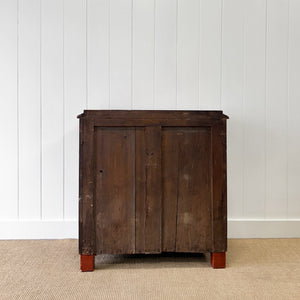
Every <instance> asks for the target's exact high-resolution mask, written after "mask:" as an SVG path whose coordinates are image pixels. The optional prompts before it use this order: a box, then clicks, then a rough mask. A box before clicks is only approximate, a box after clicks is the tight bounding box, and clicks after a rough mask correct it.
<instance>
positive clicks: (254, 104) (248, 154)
mask: <svg viewBox="0 0 300 300" xmlns="http://www.w3.org/2000/svg"><path fill="white" fill-rule="evenodd" d="M244 26H245V29H244V31H245V33H244V34H245V38H244V39H245V51H244V67H245V70H244V78H245V82H244V107H243V111H244V114H243V124H244V171H243V172H244V175H243V176H244V190H243V197H244V209H243V216H244V217H245V218H249V219H252V218H264V213H265V212H264V208H265V196H266V178H265V176H266V168H265V166H266V157H265V155H266V148H265V137H266V136H265V135H266V132H265V130H266V124H265V122H266V109H265V105H264V103H265V92H266V90H265V89H266V86H265V84H266V70H265V64H266V57H265V50H266V30H265V26H266V2H265V1H261V0H254V1H246V3H245V24H244Z"/></svg>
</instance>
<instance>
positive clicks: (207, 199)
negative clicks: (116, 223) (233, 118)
mask: <svg viewBox="0 0 300 300" xmlns="http://www.w3.org/2000/svg"><path fill="white" fill-rule="evenodd" d="M163 136H164V139H165V142H163V145H166V144H169V146H165V149H166V150H168V154H167V155H165V154H164V156H163V158H164V159H166V160H167V161H168V162H167V163H166V162H164V161H163V162H162V164H163V170H165V171H164V173H165V172H167V174H165V175H164V178H165V179H166V181H164V182H163V184H164V201H163V203H164V218H163V219H164V222H167V226H165V228H164V231H163V236H167V237H168V240H170V239H171V236H172V237H173V239H174V240H173V241H172V242H171V243H170V241H169V243H170V244H175V251H178V252H201V251H204V250H207V249H211V246H212V245H211V182H210V179H211V177H210V173H211V171H210V160H211V159H210V156H211V149H210V146H211V145H210V129H209V128H205V127H204V128H203V127H198V128H190V127H181V128H179V127H176V128H168V127H167V128H165V129H164V135H163ZM164 139H163V140H164ZM176 143H177V146H176ZM168 147H169V149H167V148H168ZM171 147H172V148H173V147H176V154H175V155H174V154H173V155H172V153H171V155H170V152H171V151H172V150H171V149H170V148H171ZM165 149H164V150H165ZM173 151H174V150H173ZM174 152H175V151H174ZM169 155H170V156H171V158H170V157H168V156H169ZM176 155H177V157H175V156H176ZM176 164H177V166H176ZM169 170H171V171H172V172H174V173H175V174H173V175H172V174H170V173H168V172H170V171H169ZM176 171H177V174H176ZM170 177H171V179H170ZM168 178H169V179H168ZM168 181H169V182H168ZM170 181H172V182H171V183H170ZM166 183H167V185H165V184H166ZM170 185H173V187H172V188H170ZM165 186H166V191H165ZM171 198H172V200H171ZM170 208H171V211H169V209H170ZM174 212H175V214H174ZM169 213H171V214H169ZM174 218H175V219H176V226H175V234H174V232H173V231H171V235H170V234H169V229H168V228H169V226H172V228H174V224H172V223H173V222H174ZM168 219H171V220H168ZM173 230H174V229H173ZM167 249H168V248H167Z"/></svg>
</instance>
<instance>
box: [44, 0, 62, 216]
mask: <svg viewBox="0 0 300 300" xmlns="http://www.w3.org/2000/svg"><path fill="white" fill-rule="evenodd" d="M41 9H42V11H41V21H42V23H41V31H42V39H41V118H42V124H41V125H42V128H41V130H42V140H41V143H42V174H41V179H42V180H41V184H42V218H43V219H62V218H63V212H64V209H63V205H64V202H63V201H64V200H63V196H64V195H63V194H64V193H63V191H64V187H63V183H64V179H63V172H64V171H63V166H64V162H63V149H64V145H63V140H64V132H63V128H64V124H63V120H64V115H63V113H64V101H63V3H62V2H61V1H60V0H54V1H53V0H44V1H42V7H41Z"/></svg>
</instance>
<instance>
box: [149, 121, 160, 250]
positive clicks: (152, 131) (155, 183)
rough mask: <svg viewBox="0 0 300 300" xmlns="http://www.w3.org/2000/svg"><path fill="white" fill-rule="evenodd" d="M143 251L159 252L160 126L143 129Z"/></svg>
mask: <svg viewBox="0 0 300 300" xmlns="http://www.w3.org/2000/svg"><path fill="white" fill-rule="evenodd" d="M145 144H146V149H145V150H146V203H145V252H146V253H147V252H150V253H159V252H161V243H162V241H161V201H162V198H161V195H162V193H161V127H160V126H153V127H151V126H149V127H146V129H145Z"/></svg>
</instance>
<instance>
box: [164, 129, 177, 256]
mask: <svg viewBox="0 0 300 300" xmlns="http://www.w3.org/2000/svg"><path fill="white" fill-rule="evenodd" d="M168 129H169V128H168ZM168 129H167V128H163V130H162V183H163V187H162V197H163V201H162V206H163V207H162V248H163V251H166V252H173V251H176V228H177V208H178V206H177V204H178V202H177V199H178V178H179V176H178V175H179V160H180V157H179V142H180V140H179V138H178V134H179V135H181V134H182V133H180V132H177V131H176V130H168Z"/></svg>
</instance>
